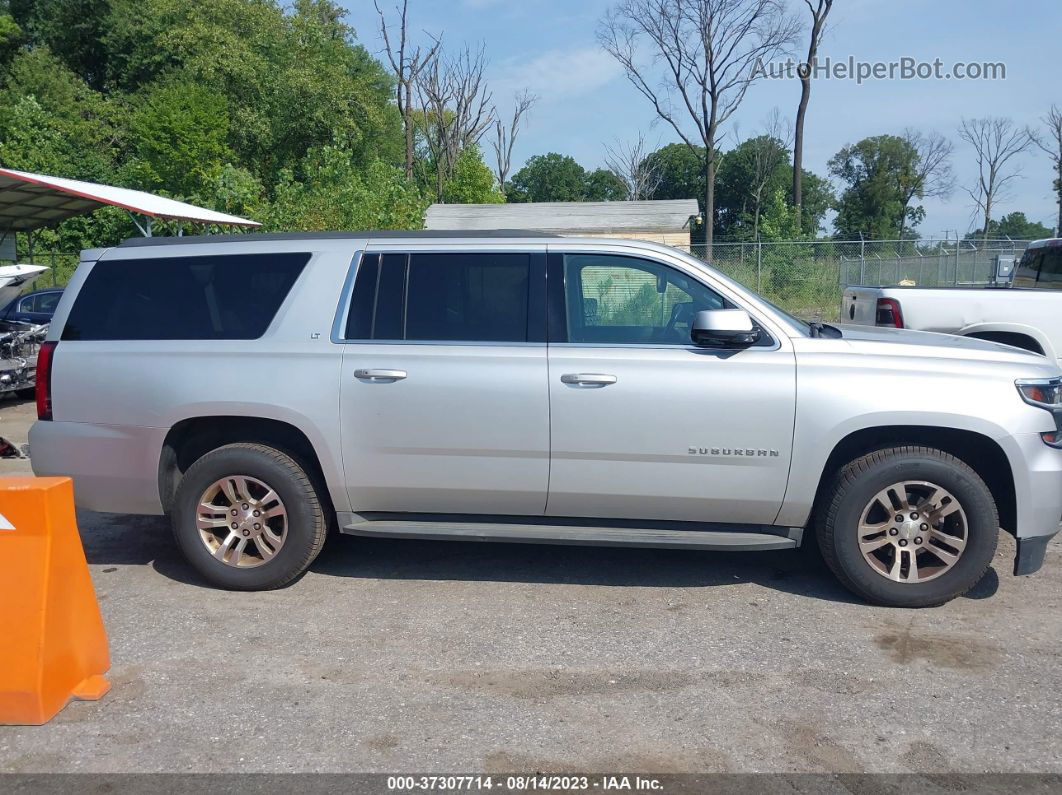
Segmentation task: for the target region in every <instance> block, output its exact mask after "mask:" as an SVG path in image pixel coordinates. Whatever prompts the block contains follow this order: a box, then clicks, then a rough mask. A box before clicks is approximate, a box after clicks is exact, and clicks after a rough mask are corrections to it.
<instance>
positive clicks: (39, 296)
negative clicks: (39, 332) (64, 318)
mask: <svg viewBox="0 0 1062 795" xmlns="http://www.w3.org/2000/svg"><path fill="white" fill-rule="evenodd" d="M62 295H63V288H62V287H49V288H48V289H46V290H34V291H33V292H32V293H26V294H25V295H20V296H19V297H18V298H16V299H14V300H13V301H11V302H10V303H9V304H8V305H7V306H5V307H4V308H3V309H0V320H7V321H15V322H18V323H32V324H34V325H38V326H39V325H43V324H45V323H50V322H51V321H52V315H54V314H55V307H56V306H58V305H59V299H60V298H61V297H62Z"/></svg>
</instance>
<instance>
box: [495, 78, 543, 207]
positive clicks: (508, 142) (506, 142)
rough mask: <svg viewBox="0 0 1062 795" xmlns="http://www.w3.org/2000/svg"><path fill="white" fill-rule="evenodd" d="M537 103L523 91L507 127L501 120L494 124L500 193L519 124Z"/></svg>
mask: <svg viewBox="0 0 1062 795" xmlns="http://www.w3.org/2000/svg"><path fill="white" fill-rule="evenodd" d="M537 101H538V97H536V96H535V95H534V94H532V93H531V92H529V91H527V90H526V89H525V90H524V91H523V92H522V93H521V94H519V95H518V96H517V97H516V101H515V103H514V105H513V120H512V122H511V123H510V124H509V126H508V127H506V125H505V123H504V122H502V120H501V119H498V120H496V121H495V122H494V133H495V140H494V156H495V158H496V160H497V163H498V187H499V188H500V189H501V190H502V191H504V190H505V180H506V179H508V177H509V169H510V168H511V167H512V162H513V144H515V143H516V136H517V135H518V134H519V132H520V122H521V121H522V120H523V118H524V116H525V115H526V114H527V113H528V112H529V111H530V110H531V107H532V106H533V105H534V104H535V103H536V102H537Z"/></svg>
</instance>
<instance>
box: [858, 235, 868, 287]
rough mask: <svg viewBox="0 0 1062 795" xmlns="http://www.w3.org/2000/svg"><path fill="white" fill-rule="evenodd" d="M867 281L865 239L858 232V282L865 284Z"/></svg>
mask: <svg viewBox="0 0 1062 795" xmlns="http://www.w3.org/2000/svg"><path fill="white" fill-rule="evenodd" d="M866 283H867V241H866V239H865V238H864V237H863V233H862V232H860V233H859V284H860V285H863V286H866Z"/></svg>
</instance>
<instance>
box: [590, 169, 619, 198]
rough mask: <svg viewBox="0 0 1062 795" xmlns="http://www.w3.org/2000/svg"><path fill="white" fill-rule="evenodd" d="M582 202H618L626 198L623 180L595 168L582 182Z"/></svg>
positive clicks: (606, 171) (609, 172)
mask: <svg viewBox="0 0 1062 795" xmlns="http://www.w3.org/2000/svg"><path fill="white" fill-rule="evenodd" d="M584 184H585V187H584V188H583V201H588V202H618V201H624V200H625V199H626V198H627V186H626V184H624V182H623V180H622V179H620V178H619V177H617V176H616V175H615V174H613V173H612V172H611V171H609V170H608V169H607V168H595V169H594V170H593V171H591V172H589V173H587V175H586V179H585V180H584Z"/></svg>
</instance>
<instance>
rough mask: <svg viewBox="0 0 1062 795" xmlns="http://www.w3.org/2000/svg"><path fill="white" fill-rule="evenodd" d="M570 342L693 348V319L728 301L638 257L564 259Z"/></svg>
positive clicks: (576, 257)
mask: <svg viewBox="0 0 1062 795" xmlns="http://www.w3.org/2000/svg"><path fill="white" fill-rule="evenodd" d="M564 284H565V295H566V309H567V321H568V340H569V342H576V343H623V344H645V345H649V344H667V345H689V344H690V324H691V323H692V321H693V316H694V315H695V314H696V313H697V312H700V311H701V310H704V309H723V308H725V307H726V302H725V301H724V299H723V298H722V297H721V296H720V295H719V294H718V293H716V292H715V291H713V290H710V289H709V288H707V287H705V286H704V285H703V284H701V283H700V282H698V281H696V280H694V279H691V278H690V277H688V276H686V275H685V274H684V273H682V272H680V271H677V270H675V269H674V268H669V267H668V266H666V265H662V264H660V263H656V262H651V261H649V260H643V259H637V258H634V257H622V256H612V255H600V254H568V255H566V256H565V258H564Z"/></svg>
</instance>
